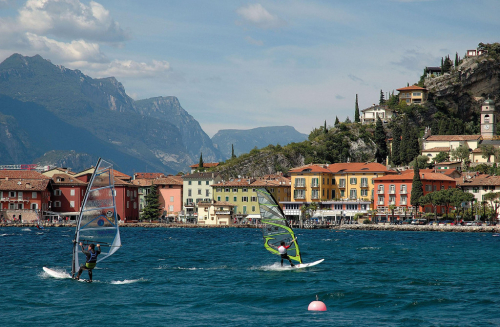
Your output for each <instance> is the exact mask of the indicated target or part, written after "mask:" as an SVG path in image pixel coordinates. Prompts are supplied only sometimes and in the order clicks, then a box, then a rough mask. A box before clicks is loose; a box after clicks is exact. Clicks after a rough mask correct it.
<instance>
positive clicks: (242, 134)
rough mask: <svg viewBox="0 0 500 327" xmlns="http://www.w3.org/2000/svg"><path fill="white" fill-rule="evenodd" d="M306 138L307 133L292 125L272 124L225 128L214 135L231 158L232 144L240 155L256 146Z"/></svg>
mask: <svg viewBox="0 0 500 327" xmlns="http://www.w3.org/2000/svg"><path fill="white" fill-rule="evenodd" d="M306 139H307V135H306V134H302V133H299V132H298V131H297V130H296V129H295V128H293V127H292V126H272V127H259V128H254V129H248V130H237V129H223V130H220V131H218V132H217V134H215V135H214V136H213V137H212V142H213V144H214V145H215V146H216V147H217V148H218V149H219V150H220V151H221V152H222V155H223V156H224V159H229V158H231V154H232V153H231V146H234V154H235V155H236V156H239V155H241V154H243V153H248V152H250V150H252V149H253V148H255V147H257V148H258V149H260V148H264V147H266V146H268V145H269V144H272V145H277V144H279V145H281V146H284V145H287V144H289V143H292V142H296V143H298V142H302V141H304V140H306Z"/></svg>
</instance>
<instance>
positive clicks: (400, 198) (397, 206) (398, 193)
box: [374, 169, 457, 222]
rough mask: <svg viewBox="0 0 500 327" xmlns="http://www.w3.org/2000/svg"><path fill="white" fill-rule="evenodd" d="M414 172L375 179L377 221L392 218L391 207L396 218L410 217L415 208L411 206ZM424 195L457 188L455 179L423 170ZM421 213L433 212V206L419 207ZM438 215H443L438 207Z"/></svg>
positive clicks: (421, 173) (421, 174) (407, 171)
mask: <svg viewBox="0 0 500 327" xmlns="http://www.w3.org/2000/svg"><path fill="white" fill-rule="evenodd" d="M413 175H414V173H413V170H405V171H404V172H403V173H402V174H400V175H386V176H382V177H378V178H375V179H374V182H375V189H376V192H375V201H374V205H375V208H374V209H375V210H376V211H377V213H376V215H377V221H382V222H384V221H388V218H389V217H391V216H392V210H391V206H394V217H395V218H397V219H400V220H401V219H404V218H405V217H406V216H410V215H411V212H412V210H414V208H413V207H412V205H411V190H412V182H413ZM420 180H421V181H422V185H423V191H424V195H426V194H427V193H430V192H434V191H439V190H443V189H449V188H455V187H456V184H457V183H456V181H455V179H453V178H451V177H449V176H446V175H445V174H440V173H434V172H430V171H429V170H425V169H422V170H421V171H420ZM418 210H419V211H421V212H432V206H431V205H428V206H425V207H424V210H422V207H420V206H419V207H418ZM437 213H438V214H441V213H443V208H441V207H437Z"/></svg>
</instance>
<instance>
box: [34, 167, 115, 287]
mask: <svg viewBox="0 0 500 327" xmlns="http://www.w3.org/2000/svg"><path fill="white" fill-rule="evenodd" d="M80 242H81V243H82V244H83V246H84V247H85V248H86V247H87V246H88V245H89V244H92V243H93V244H95V245H97V244H99V245H100V247H101V254H100V255H99V256H98V260H97V263H99V262H101V261H103V260H104V259H106V258H108V257H110V256H111V255H113V254H114V253H115V252H116V251H118V249H119V248H120V247H121V239H120V229H119V226H118V216H117V212H116V202H115V189H114V177H113V165H112V164H111V163H109V162H107V161H105V160H102V159H101V158H99V160H98V161H97V164H96V166H95V170H94V173H93V174H92V177H91V178H90V180H89V182H88V186H87V190H86V192H85V196H84V198H83V202H82V207H81V209H80V215H79V217H78V220H77V225H76V231H75V238H74V239H73V260H72V264H71V275H69V274H67V273H61V272H57V271H56V270H53V269H50V268H46V267H43V270H44V271H45V272H47V273H48V274H49V275H51V276H52V277H56V278H69V277H75V275H76V274H77V272H78V270H79V267H80V263H83V262H85V260H86V256H85V254H83V252H82V250H81V247H80V245H79V244H80Z"/></svg>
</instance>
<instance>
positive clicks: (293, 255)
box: [256, 188, 302, 263]
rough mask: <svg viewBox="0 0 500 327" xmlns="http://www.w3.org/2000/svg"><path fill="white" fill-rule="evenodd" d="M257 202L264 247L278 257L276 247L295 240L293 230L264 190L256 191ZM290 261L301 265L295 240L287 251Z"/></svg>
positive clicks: (270, 196)
mask: <svg viewBox="0 0 500 327" xmlns="http://www.w3.org/2000/svg"><path fill="white" fill-rule="evenodd" d="M256 191H257V198H258V200H259V207H260V216H261V222H262V232H263V236H264V247H265V248H266V249H267V250H268V251H269V252H271V253H273V254H277V255H279V252H278V247H279V246H280V244H281V242H282V241H283V242H285V243H286V244H287V245H289V244H290V242H292V240H293V239H295V234H294V233H293V229H292V228H291V227H290V226H289V225H288V222H287V220H286V218H285V214H284V213H283V211H282V210H281V208H280V206H279V205H278V203H277V202H276V200H275V199H274V197H273V195H272V194H271V193H269V192H268V191H267V190H266V189H265V188H261V189H257V190H256ZM287 251H288V256H289V257H290V259H292V260H295V261H297V262H299V263H302V258H301V256H300V250H299V244H298V243H297V240H295V242H293V243H292V245H291V246H290V247H289V248H288V249H287Z"/></svg>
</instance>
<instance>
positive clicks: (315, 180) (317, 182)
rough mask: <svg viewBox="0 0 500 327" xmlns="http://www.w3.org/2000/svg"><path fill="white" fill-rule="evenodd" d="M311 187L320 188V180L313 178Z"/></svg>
mask: <svg viewBox="0 0 500 327" xmlns="http://www.w3.org/2000/svg"><path fill="white" fill-rule="evenodd" d="M311 187H319V178H313V179H312V180H311Z"/></svg>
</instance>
